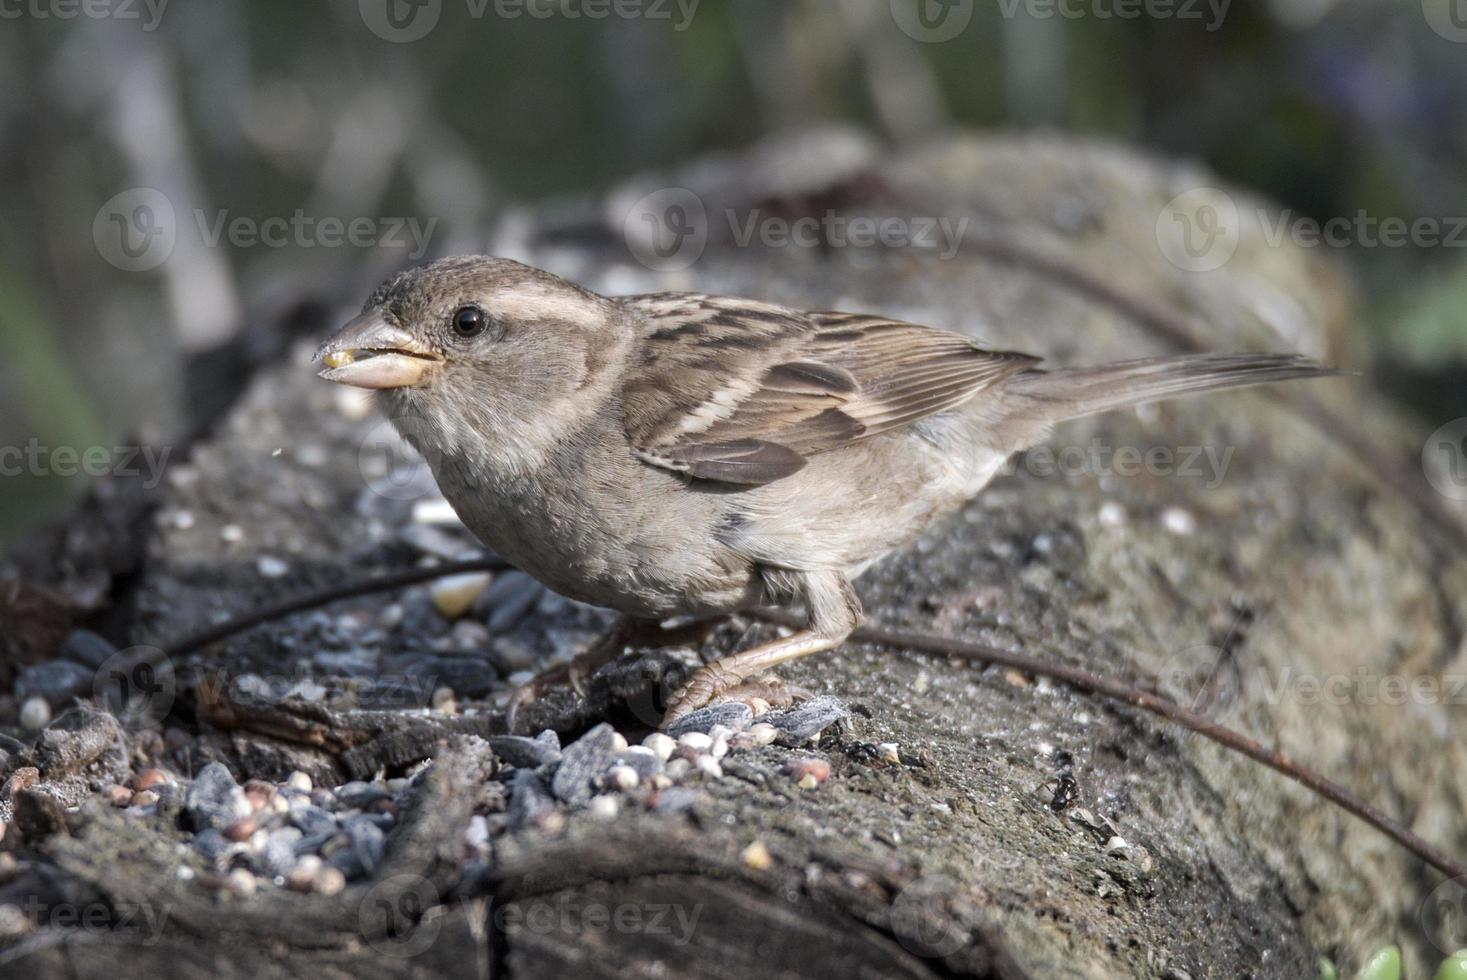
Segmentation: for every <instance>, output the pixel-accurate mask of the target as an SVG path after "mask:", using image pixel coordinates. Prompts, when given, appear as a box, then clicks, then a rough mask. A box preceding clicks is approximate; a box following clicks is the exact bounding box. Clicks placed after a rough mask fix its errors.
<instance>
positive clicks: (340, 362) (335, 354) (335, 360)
mask: <svg viewBox="0 0 1467 980" xmlns="http://www.w3.org/2000/svg"><path fill="white" fill-rule="evenodd" d="M356 357H357V352H356V351H354V350H334V351H332V352H331V353H329V354H327V355H326V357H325V358H323V361H324V363H325V364H326V366H327V367H329V368H341V367H346V366H347V365H348V364H350V363H352V362H353V361H354V360H356Z"/></svg>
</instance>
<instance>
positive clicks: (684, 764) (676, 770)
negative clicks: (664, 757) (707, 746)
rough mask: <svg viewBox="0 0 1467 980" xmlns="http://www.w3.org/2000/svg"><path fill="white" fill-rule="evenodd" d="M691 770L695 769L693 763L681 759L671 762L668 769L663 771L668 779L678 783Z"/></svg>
mask: <svg viewBox="0 0 1467 980" xmlns="http://www.w3.org/2000/svg"><path fill="white" fill-rule="evenodd" d="M691 768H693V764H692V763H691V762H689V761H688V760H687V759H681V758H679V759H673V760H672V761H670V762H669V763H668V764H667V768H666V769H665V770H663V771H664V772H665V773H666V774H667V778H668V779H671V780H672V781H673V782H678V781H680V780H681V779H682V778H683V777H684V776H686V775H687V774H688V770H689V769H691Z"/></svg>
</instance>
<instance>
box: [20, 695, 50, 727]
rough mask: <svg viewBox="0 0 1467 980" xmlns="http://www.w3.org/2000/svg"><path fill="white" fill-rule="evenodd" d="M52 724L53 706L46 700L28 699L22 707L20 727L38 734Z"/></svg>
mask: <svg viewBox="0 0 1467 980" xmlns="http://www.w3.org/2000/svg"><path fill="white" fill-rule="evenodd" d="M50 723H51V706H50V705H49V704H47V703H46V699H45V698H28V699H26V702H25V704H22V705H21V706H20V726H21V727H22V728H24V729H26V730H27V731H32V732H38V731H40V730H41V729H43V728H45V727H46V726H47V725H49V724H50Z"/></svg>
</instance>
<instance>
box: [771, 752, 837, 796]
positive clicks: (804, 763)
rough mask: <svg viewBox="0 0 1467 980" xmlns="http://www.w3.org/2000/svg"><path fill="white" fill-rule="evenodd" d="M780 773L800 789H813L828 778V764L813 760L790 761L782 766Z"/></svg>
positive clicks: (823, 761) (820, 760) (822, 760)
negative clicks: (794, 782) (798, 785)
mask: <svg viewBox="0 0 1467 980" xmlns="http://www.w3.org/2000/svg"><path fill="white" fill-rule="evenodd" d="M782 771H783V772H784V774H785V775H787V776H789V777H790V778H791V779H793V780H795V781H796V782H797V783H799V784H800V787H801V788H803V789H814V788H815V787H816V786H819V785H820V784H821V783H823V782H825V781H826V780H827V779H829V778H830V763H829V762H826V761H825V760H824V759H815V758H804V759H791V760H790V761H788V762H786V763H785V764H784V767H783V769H782ZM807 781H808V783H807Z"/></svg>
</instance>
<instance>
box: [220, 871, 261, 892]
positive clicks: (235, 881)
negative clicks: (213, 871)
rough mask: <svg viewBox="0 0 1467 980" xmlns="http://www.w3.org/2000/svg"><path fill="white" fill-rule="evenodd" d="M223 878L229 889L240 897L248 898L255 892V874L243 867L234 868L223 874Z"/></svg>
mask: <svg viewBox="0 0 1467 980" xmlns="http://www.w3.org/2000/svg"><path fill="white" fill-rule="evenodd" d="M224 880H225V884H226V885H227V886H228V888H229V890H230V891H232V892H234V893H235V894H236V895H238V896H240V897H241V898H249V897H250V896H251V895H253V894H254V893H255V888H256V885H257V882H256V881H255V876H254V875H252V874H250V873H249V871H248V870H246V869H245V868H235V869H234V870H233V871H231V872H229V874H228V875H226V876H225V879H224Z"/></svg>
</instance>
